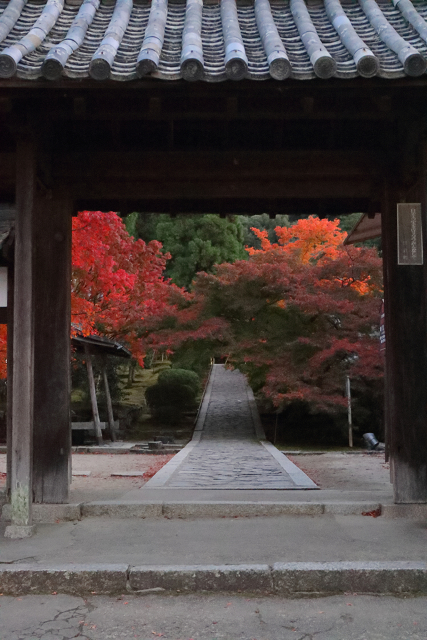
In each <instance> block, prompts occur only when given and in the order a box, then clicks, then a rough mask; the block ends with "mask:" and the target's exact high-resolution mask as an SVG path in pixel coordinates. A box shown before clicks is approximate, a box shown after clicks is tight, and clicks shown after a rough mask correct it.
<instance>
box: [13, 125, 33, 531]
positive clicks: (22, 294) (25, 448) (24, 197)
mask: <svg viewBox="0 0 427 640" xmlns="http://www.w3.org/2000/svg"><path fill="white" fill-rule="evenodd" d="M36 180H37V176H36V147H35V143H34V141H33V140H32V139H31V138H30V137H29V136H28V137H27V136H25V137H24V136H23V137H21V138H20V139H19V140H18V144H17V175H16V209H17V212H16V213H17V215H16V221H15V234H16V240H15V287H14V288H15V290H14V313H13V356H14V360H13V361H14V366H13V390H12V394H13V395H12V403H13V407H12V465H11V485H10V502H11V511H12V524H11V525H10V526H8V527H7V528H6V531H5V535H6V536H7V537H11V538H13V537H28V536H30V535H32V533H33V531H34V527H33V523H32V501H33V489H32V466H33V460H32V447H33V398H34V384H33V382H34V322H33V312H34V298H33V251H34V233H33V228H34V218H35V213H36V208H37V194H36Z"/></svg>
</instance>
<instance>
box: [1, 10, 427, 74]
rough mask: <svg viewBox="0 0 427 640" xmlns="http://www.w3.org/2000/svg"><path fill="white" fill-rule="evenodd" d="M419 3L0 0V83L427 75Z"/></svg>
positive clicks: (425, 15) (425, 13)
mask: <svg viewBox="0 0 427 640" xmlns="http://www.w3.org/2000/svg"><path fill="white" fill-rule="evenodd" d="M426 19H427V0H416V1H415V2H414V3H412V2H411V1H410V0H392V1H390V0H379V2H376V1H375V0H358V2H357V1H356V0H352V1H350V0H345V1H342V2H339V0H324V1H323V2H321V1H318V0H308V1H307V2H306V1H304V0H271V2H269V1H268V0H253V1H244V2H239V1H237V3H236V1H235V0H217V1H212V0H208V1H205V2H202V0H187V1H186V2H185V0H183V1H181V2H180V1H177V0H174V1H173V2H172V1H169V2H168V1H167V0H152V2H144V1H138V2H132V1H131V0H117V1H116V2H109V1H106V2H105V3H104V2H100V0H84V1H82V0H69V1H68V2H64V0H48V1H47V2H42V3H40V2H26V1H25V0H10V2H4V1H3V0H0V77H2V78H10V77H13V76H14V75H17V76H18V77H19V78H26V79H36V78H40V77H45V78H47V79H50V80H57V79H59V78H60V77H61V76H65V77H67V78H86V77H92V78H95V79H97V80H106V79H112V80H137V79H138V78H142V77H146V76H147V75H149V76H152V77H155V78H161V79H165V80H177V79H179V78H185V79H186V80H198V79H203V80H206V81H209V82H216V81H220V80H226V79H227V78H231V79H235V80H239V79H241V78H245V77H247V78H251V79H253V80H263V79H267V78H271V77H272V78H275V79H276V80H286V78H288V77H293V78H297V79H301V80H306V79H310V78H314V77H316V76H318V77H321V78H330V77H332V76H336V77H338V78H353V77H356V76H358V75H362V76H364V77H372V76H374V75H378V76H381V77H385V78H396V77H401V76H404V75H409V76H419V75H422V74H425V70H426V60H427V45H426V42H427V23H426Z"/></svg>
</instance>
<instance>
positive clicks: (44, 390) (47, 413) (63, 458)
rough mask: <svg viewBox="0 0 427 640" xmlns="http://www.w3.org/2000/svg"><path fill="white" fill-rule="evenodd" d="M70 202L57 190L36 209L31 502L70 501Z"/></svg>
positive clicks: (62, 192) (62, 191)
mask: <svg viewBox="0 0 427 640" xmlns="http://www.w3.org/2000/svg"><path fill="white" fill-rule="evenodd" d="M71 216H72V202H71V201H70V200H69V199H67V198H66V197H65V196H64V190H61V193H59V194H58V193H56V194H55V193H54V194H53V197H51V198H44V199H43V203H42V206H41V207H40V209H39V210H38V211H37V218H36V229H35V251H34V296H35V304H34V309H35V311H34V325H35V342H34V432H33V442H34V459H33V489H34V501H35V502H44V503H58V504H59V503H63V502H67V501H68V490H69V467H70V455H71V430H70V357H71V354H70V317H71V303H70V298H71V296H70V281H71Z"/></svg>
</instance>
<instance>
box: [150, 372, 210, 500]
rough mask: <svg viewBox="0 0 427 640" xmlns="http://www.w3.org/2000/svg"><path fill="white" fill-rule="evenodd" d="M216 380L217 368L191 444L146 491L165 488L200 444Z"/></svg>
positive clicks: (157, 475)
mask: <svg viewBox="0 0 427 640" xmlns="http://www.w3.org/2000/svg"><path fill="white" fill-rule="evenodd" d="M214 378H215V367H214V366H213V367H212V368H211V371H210V373H209V380H208V384H207V386H206V389H205V392H204V394H203V399H202V404H201V406H200V410H199V413H198V417H197V421H196V426H195V427H194V432H193V437H192V438H191V440H190V442H189V443H188V444H187V445H185V447H184V448H183V449H181V451H180V452H179V453H177V454H175V455H174V457H173V458H172V460H169V462H167V463H166V464H165V465H164V466H163V467H162V468H161V469H160V470H159V471H157V473H156V474H155V475H154V476H153V477H152V478H151V479H150V480H149V481H148V482H146V483H145V485H144V487H143V488H144V489H159V488H160V487H164V486H165V484H166V483H167V482H168V481H169V480H170V478H171V477H172V475H173V474H174V473H175V471H176V470H177V469H178V467H179V466H180V465H181V463H182V462H183V460H185V458H186V457H187V456H188V455H189V453H191V451H192V450H193V449H194V447H195V446H196V445H197V444H198V443H199V442H200V438H201V437H202V431H203V426H204V424H205V420H206V414H207V412H208V407H209V403H210V400H211V393H212V386H213V381H214Z"/></svg>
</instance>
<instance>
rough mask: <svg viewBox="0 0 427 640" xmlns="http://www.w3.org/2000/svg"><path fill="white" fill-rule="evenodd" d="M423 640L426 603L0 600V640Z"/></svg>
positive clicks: (366, 599) (221, 598)
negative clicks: (72, 639) (157, 639)
mask: <svg viewBox="0 0 427 640" xmlns="http://www.w3.org/2000/svg"><path fill="white" fill-rule="evenodd" d="M69 638H81V639H84V638H86V639H87V640H110V639H116V638H117V639H120V640H134V639H135V638H136V639H137V640H155V639H156V638H163V640H409V639H411V640H426V639H427V598H425V597H422V598H421V597H419V598H407V599H403V598H402V599H401V598H392V597H384V596H382V597H374V596H354V595H351V594H349V595H345V596H334V597H330V598H318V599H316V598H315V599H303V600H301V599H299V600H287V599H283V598H277V597H268V598H259V597H253V598H250V597H247V596H237V597H236V596H227V595H203V594H200V595H185V596H184V595H178V596H176V595H175V596H172V595H165V594H147V595H144V596H139V597H138V596H133V595H132V596H128V595H123V596H121V597H118V598H107V597H99V596H93V597H91V598H90V599H89V600H84V599H83V598H79V597H72V596H64V595H49V596H25V597H21V598H11V597H5V596H2V597H0V640H36V639H37V640H68V639H69Z"/></svg>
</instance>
